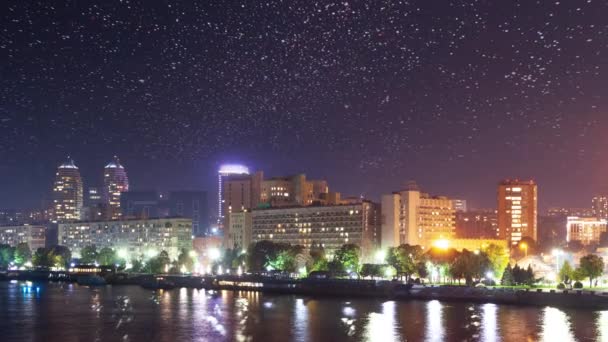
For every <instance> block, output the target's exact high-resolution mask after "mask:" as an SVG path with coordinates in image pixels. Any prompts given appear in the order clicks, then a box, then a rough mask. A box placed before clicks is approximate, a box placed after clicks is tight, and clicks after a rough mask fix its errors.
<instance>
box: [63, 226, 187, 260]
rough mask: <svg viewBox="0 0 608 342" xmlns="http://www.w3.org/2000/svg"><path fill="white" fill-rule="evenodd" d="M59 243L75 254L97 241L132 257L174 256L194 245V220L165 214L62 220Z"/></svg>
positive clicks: (173, 257)
mask: <svg viewBox="0 0 608 342" xmlns="http://www.w3.org/2000/svg"><path fill="white" fill-rule="evenodd" d="M58 241H59V244H60V245H63V246H66V247H68V248H70V249H71V250H72V253H74V254H75V255H79V254H80V250H81V249H82V248H84V247H86V246H90V245H95V246H96V247H97V249H98V250H99V249H102V248H104V247H109V248H113V249H116V250H119V251H124V252H125V253H127V254H128V255H130V256H132V257H133V258H136V257H137V258H139V256H141V255H151V254H154V253H159V252H160V251H163V250H164V251H166V252H167V253H168V254H169V257H170V258H171V259H175V258H177V256H178V255H179V253H180V251H181V249H186V250H191V249H192V220H191V219H186V218H162V219H149V220H117V221H97V222H73V223H63V224H59V230H58Z"/></svg>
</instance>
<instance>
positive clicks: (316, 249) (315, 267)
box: [310, 246, 328, 272]
mask: <svg viewBox="0 0 608 342" xmlns="http://www.w3.org/2000/svg"><path fill="white" fill-rule="evenodd" d="M310 257H311V258H312V265H311V267H310V271H311V272H312V271H327V270H328V264H327V256H326V255H325V249H324V248H323V247H322V246H313V247H311V248H310Z"/></svg>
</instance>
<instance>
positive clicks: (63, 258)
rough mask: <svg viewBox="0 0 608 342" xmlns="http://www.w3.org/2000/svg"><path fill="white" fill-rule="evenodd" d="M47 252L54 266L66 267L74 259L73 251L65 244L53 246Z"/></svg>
mask: <svg viewBox="0 0 608 342" xmlns="http://www.w3.org/2000/svg"><path fill="white" fill-rule="evenodd" d="M47 254H48V257H49V259H50V260H52V266H54V267H63V268H66V267H67V266H68V264H69V263H70V260H72V252H70V249H69V248H67V247H65V246H53V247H51V249H50V250H49V251H48V253H47Z"/></svg>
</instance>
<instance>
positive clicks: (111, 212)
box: [103, 156, 129, 220]
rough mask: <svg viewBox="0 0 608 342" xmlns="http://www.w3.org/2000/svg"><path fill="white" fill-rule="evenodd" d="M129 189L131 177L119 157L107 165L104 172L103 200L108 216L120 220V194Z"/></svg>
mask: <svg viewBox="0 0 608 342" xmlns="http://www.w3.org/2000/svg"><path fill="white" fill-rule="evenodd" d="M127 191H129V178H128V177H127V172H126V171H125V168H124V167H123V166H122V165H121V164H120V161H119V160H118V157H116V156H114V159H113V160H112V161H111V162H109V163H108V165H106V167H105V168H104V173H103V200H104V203H105V205H106V207H107V210H108V214H107V217H108V218H109V219H111V220H118V219H119V218H121V216H122V211H121V209H120V194H121V193H122V192H127Z"/></svg>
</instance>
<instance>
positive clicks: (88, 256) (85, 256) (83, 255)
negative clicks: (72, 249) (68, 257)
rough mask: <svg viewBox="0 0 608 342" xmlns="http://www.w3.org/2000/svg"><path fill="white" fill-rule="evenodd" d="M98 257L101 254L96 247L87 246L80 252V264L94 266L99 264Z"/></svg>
mask: <svg viewBox="0 0 608 342" xmlns="http://www.w3.org/2000/svg"><path fill="white" fill-rule="evenodd" d="M98 255H99V253H98V252H97V247H96V246H95V245H90V246H86V247H84V248H82V249H81V250H80V263H81V264H94V263H96V262H97V257H98Z"/></svg>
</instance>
